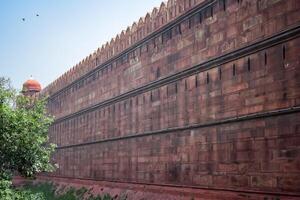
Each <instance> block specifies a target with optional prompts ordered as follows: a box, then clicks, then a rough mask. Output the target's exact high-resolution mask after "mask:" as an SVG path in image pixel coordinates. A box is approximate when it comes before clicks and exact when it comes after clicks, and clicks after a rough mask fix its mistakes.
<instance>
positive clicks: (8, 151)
mask: <svg viewBox="0 0 300 200" xmlns="http://www.w3.org/2000/svg"><path fill="white" fill-rule="evenodd" d="M45 105H46V101H45V100H40V99H36V100H33V99H32V98H28V97H24V96H22V95H18V94H17V92H16V90H14V89H13V88H12V87H11V86H10V81H9V80H7V79H5V78H0V180H1V179H2V180H10V176H11V175H12V174H13V173H16V172H17V173H18V174H20V175H22V176H24V177H32V176H34V175H35V174H36V173H38V172H43V171H48V172H49V171H52V170H53V169H54V167H53V165H52V164H51V163H50V156H51V153H52V152H53V151H54V148H55V146H54V145H53V144H49V142H48V135H47V133H48V128H49V126H50V125H51V123H52V121H53V119H52V117H50V116H49V115H48V114H47V111H46V107H45Z"/></svg>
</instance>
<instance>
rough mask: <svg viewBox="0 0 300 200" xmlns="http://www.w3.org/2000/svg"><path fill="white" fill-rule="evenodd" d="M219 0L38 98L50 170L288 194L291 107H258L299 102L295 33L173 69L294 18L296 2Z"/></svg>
mask: <svg viewBox="0 0 300 200" xmlns="http://www.w3.org/2000/svg"><path fill="white" fill-rule="evenodd" d="M179 2H181V1H178V3H179ZM219 2H221V1H217V3H215V4H213V7H212V10H213V13H211V7H208V8H205V9H204V10H201V9H200V10H201V16H202V17H201V20H200V18H199V15H193V18H191V16H189V17H187V19H184V20H183V21H180V22H178V24H175V25H176V26H174V27H173V28H172V35H171V36H170V35H168V34H167V35H165V34H166V31H169V30H164V29H163V30H164V31H163V33H159V34H158V35H155V36H153V38H151V39H149V40H148V41H146V42H145V43H142V44H140V46H138V47H136V48H135V49H134V50H132V51H130V52H129V53H126V54H124V55H121V56H120V57H118V58H117V59H115V60H114V59H112V61H111V62H110V63H108V64H107V67H103V68H101V69H100V68H99V70H98V71H95V72H94V73H93V74H91V75H90V76H89V77H84V76H83V79H82V80H80V81H78V82H77V83H75V84H73V85H71V86H70V88H69V89H66V90H63V91H62V92H61V93H59V94H57V95H54V96H52V97H50V100H49V107H48V108H49V111H50V113H51V114H53V115H55V116H56V119H57V121H56V122H55V124H54V125H53V126H52V127H51V130H50V132H49V136H50V139H51V141H52V142H54V143H57V144H58V146H59V148H58V149H57V151H56V154H55V156H54V160H55V161H56V162H58V164H59V166H60V168H59V169H58V170H57V172H55V175H56V176H61V177H70V178H75V179H76V178H83V179H96V180H107V181H119V182H138V183H147V184H170V185H184V186H186V187H194V186H200V187H203V188H207V187H208V188H214V189H224V188H225V189H226V190H234V191H255V192H260V193H275V194H279V193H281V194H284V195H287V194H288V193H289V194H290V193H292V194H293V195H296V196H297V195H298V197H299V195H300V193H299V184H298V182H299V181H297V180H296V179H292V177H298V176H299V175H300V169H299V162H298V160H299V159H300V151H299V146H300V135H299V134H300V132H299V130H300V128H299V127H300V120H299V119H300V114H299V112H290V113H288V114H284V115H280V114H278V115H276V116H271V114H270V113H269V112H273V111H277V110H281V109H288V108H291V107H297V106H299V105H300V100H299V99H300V82H299V80H300V79H299V77H300V65H299V63H300V57H299V52H300V38H299V37H298V36H296V37H293V38H290V39H288V40H284V41H280V42H276V44H274V45H271V46H267V47H264V48H261V49H255V50H253V51H251V52H250V53H246V54H243V55H242V56H238V57H236V56H235V55H237V54H230V55H233V57H232V58H230V59H229V60H225V61H220V63H219V64H216V65H212V66H205V67H206V68H205V69H204V68H203V67H202V68H199V69H198V71H197V72H195V73H193V74H188V75H185V76H183V75H181V74H179V75H178V77H179V78H178V77H176V79H175V76H174V74H175V73H178V72H184V70H187V69H191V68H192V67H194V66H195V65H198V64H200V65H203V66H204V64H205V63H206V62H207V61H210V59H218V58H220V57H221V56H223V55H226V54H227V53H230V52H232V51H241V49H242V48H243V47H245V46H247V45H251V44H253V43H255V42H259V41H265V39H266V38H269V37H272V36H273V35H274V34H277V33H279V32H280V31H283V30H288V29H289V28H291V27H292V26H295V25H298V26H299V24H300V23H299V22H300V18H299V17H298V16H299V13H300V5H299V3H298V1H296V0H274V1H260V0H255V1H253V0H251V1H250V0H243V1H235V0H228V1H226V2H227V3H226V6H225V10H224V7H223V6H222V4H221V3H219ZM200 10H199V11H200ZM188 19H192V20H191V21H190V22H189V20H188ZM197 20H198V21H197ZM200 21H201V23H200ZM224 23H225V25H224ZM161 26H162V25H161ZM135 40H136V39H135ZM135 40H132V41H131V42H132V44H135V43H136V42H137V41H136V42H134V41H135ZM169 77H172V81H169V82H163V81H165V80H166V78H169ZM158 81H161V82H160V83H161V84H158V85H155V86H153V85H152V84H155V83H156V82H158ZM65 86H66V85H65ZM142 86H145V89H143V90H141V91H140V90H138V89H139V88H140V87H142ZM57 87H58V86H57ZM57 87H55V88H56V89H55V88H54V87H53V88H54V89H53V90H57ZM47 90H49V88H48V89H47ZM133 91H136V93H133ZM47 92H48V91H47ZM121 97H122V98H121ZM92 105H97V106H96V107H93V108H92V107H91V106H92ZM84 109H87V111H85V110H84ZM78 111H84V112H80V113H77V112H78ZM70 114H74V116H70ZM257 114H265V115H263V116H261V117H259V118H253V116H255V115H257ZM63 117H65V118H63ZM251 117H252V118H251ZM243 118H245V120H239V119H243ZM222 120H223V121H222ZM224 120H231V121H229V122H226V123H225V122H224ZM195 125H197V126H195ZM70 145H71V146H70ZM72 145H73V146H72ZM74 145H75V146H74ZM255 192H254V193H255ZM252 197H253V196H252ZM252 197H251V198H252ZM256 197H257V199H259V198H261V199H263V197H262V196H259V195H258V196H256ZM211 198H212V199H214V198H213V197H211ZM225 198H227V199H230V197H229V196H228V197H225ZM243 198H246V196H243ZM243 198H241V199H243ZM274 198H275V197H274ZM237 199H238V198H237ZM253 199H255V198H254V197H253Z"/></svg>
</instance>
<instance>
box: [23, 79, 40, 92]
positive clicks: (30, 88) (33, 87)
mask: <svg viewBox="0 0 300 200" xmlns="http://www.w3.org/2000/svg"><path fill="white" fill-rule="evenodd" d="M41 89H42V87H41V84H40V83H39V82H38V81H36V80H33V79H29V80H27V81H26V82H25V83H24V84H23V92H40V91H41Z"/></svg>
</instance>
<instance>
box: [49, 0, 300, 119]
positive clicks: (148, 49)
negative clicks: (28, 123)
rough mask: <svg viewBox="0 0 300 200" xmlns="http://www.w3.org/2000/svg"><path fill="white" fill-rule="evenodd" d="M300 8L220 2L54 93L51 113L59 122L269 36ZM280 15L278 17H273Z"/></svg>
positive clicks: (289, 21) (289, 4) (289, 3)
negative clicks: (100, 103) (64, 117)
mask: <svg viewBox="0 0 300 200" xmlns="http://www.w3.org/2000/svg"><path fill="white" fill-rule="evenodd" d="M297 4H298V3H297V2H296V1H293V0H289V1H279V2H277V1H275V3H272V2H268V6H266V3H263V1H260V2H256V1H242V2H241V3H238V2H237V1H233V0H230V1H226V4H225V7H224V5H223V1H216V3H213V4H212V6H209V7H207V8H205V9H200V10H199V12H195V13H194V14H193V16H189V17H187V19H185V20H183V21H182V22H180V23H178V24H177V25H176V26H175V27H174V28H173V29H172V30H170V31H169V32H168V31H167V32H165V33H163V34H158V35H157V36H156V37H154V38H151V39H149V40H148V41H147V42H144V43H142V44H141V45H139V46H137V47H136V49H135V50H134V51H131V52H128V53H125V54H122V56H121V58H119V59H116V60H113V61H112V62H108V63H107V64H106V67H104V68H101V69H99V70H96V71H95V72H94V73H92V74H90V75H89V77H85V78H84V77H82V80H80V81H78V82H77V83H76V84H73V85H72V86H70V87H67V88H66V89H64V90H63V91H62V92H61V93H59V94H57V95H52V96H51V97H50V101H49V109H50V111H51V113H52V114H54V115H55V116H56V118H61V117H63V116H66V115H68V114H71V113H74V112H77V111H79V110H81V109H83V108H87V107H89V106H91V105H95V104H97V103H99V102H103V101H105V100H108V99H110V98H112V97H116V96H118V95H120V94H123V93H126V92H129V91H132V90H133V89H136V88H139V87H141V86H143V85H146V84H149V83H151V82H153V81H155V80H158V79H162V78H163V77H167V76H169V75H171V74H174V73H176V72H179V71H182V70H184V69H187V68H190V67H192V66H194V65H196V64H199V63H203V62H205V61H207V60H208V59H210V58H214V57H218V56H220V55H222V54H225V53H227V52H230V51H232V50H235V49H239V48H241V47H243V46H245V45H247V44H250V43H253V41H255V40H258V39H261V38H266V37H268V36H270V35H272V34H274V33H276V32H278V31H280V30H283V29H284V28H285V27H287V26H289V25H292V24H295V23H296V22H297V20H295V19H294V17H292V16H293V15H295V14H294V12H296V11H297V9H298V10H299V8H298V7H299V6H298V7H297ZM224 8H225V10H226V11H225V12H224ZM211 9H212V10H213V15H212V16H211V13H210V12H211ZM275 12H276V13H277V14H276V15H275V14H272V13H275ZM152 14H153V13H152ZM200 15H201V23H200V21H199V20H200V19H199V17H200ZM292 19H293V20H292ZM298 21H299V20H298ZM275 22H276V24H275ZM179 26H180V30H179ZM133 27H135V26H133ZM179 31H180V33H178V32H179ZM171 32H172V33H171ZM170 34H172V36H171V35H170ZM116 40H117V39H116Z"/></svg>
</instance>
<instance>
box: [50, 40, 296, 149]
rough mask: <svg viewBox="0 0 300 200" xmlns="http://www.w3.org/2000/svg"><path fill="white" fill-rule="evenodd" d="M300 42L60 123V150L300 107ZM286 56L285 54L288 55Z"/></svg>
mask: <svg viewBox="0 0 300 200" xmlns="http://www.w3.org/2000/svg"><path fill="white" fill-rule="evenodd" d="M299 51H300V38H297V39H294V40H291V41H288V42H285V43H282V44H279V45H276V46H274V47H271V48H269V49H264V50H262V51H259V52H256V53H253V54H250V55H247V56H246V57H242V58H239V59H236V60H233V61H231V62H225V63H221V64H220V65H219V66H217V67H213V68H211V69H208V70H204V71H202V72H198V73H195V74H193V75H191V76H188V77H184V78H181V79H179V80H177V81H174V82H171V83H169V84H166V85H160V86H158V87H157V88H154V89H151V90H149V91H141V92H140V93H138V94H136V95H132V96H130V97H128V98H125V99H124V100H119V101H116V102H112V103H109V104H107V105H103V106H100V107H98V108H96V109H90V110H87V111H86V112H84V113H82V114H79V115H74V116H71V117H69V118H67V119H64V120H61V121H56V122H55V124H54V125H53V126H52V127H51V130H50V133H49V134H50V137H51V138H52V139H53V141H54V142H55V143H57V144H58V145H59V146H68V145H74V144H80V143H85V142H93V141H97V140H103V139H107V138H113V137H124V136H128V135H132V134H141V133H144V132H149V131H158V130H164V129H168V128H174V127H181V126H187V125H193V124H197V123H206V122H214V121H216V120H220V119H226V118H230V117H237V116H244V115H248V114H253V113H257V112H266V111H272V110H277V109H283V108H289V107H293V106H298V105H299V97H300V87H299V86H300V79H298V78H297V77H299V75H300V74H299V73H300V68H299V62H300V59H299V57H297V55H298V52H299ZM283 53H284V55H283Z"/></svg>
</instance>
